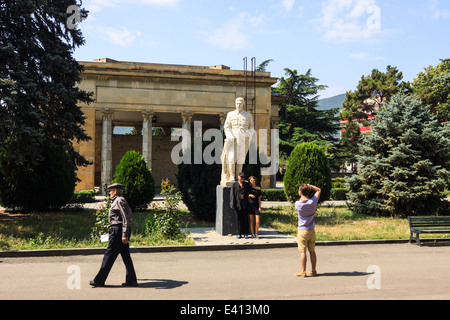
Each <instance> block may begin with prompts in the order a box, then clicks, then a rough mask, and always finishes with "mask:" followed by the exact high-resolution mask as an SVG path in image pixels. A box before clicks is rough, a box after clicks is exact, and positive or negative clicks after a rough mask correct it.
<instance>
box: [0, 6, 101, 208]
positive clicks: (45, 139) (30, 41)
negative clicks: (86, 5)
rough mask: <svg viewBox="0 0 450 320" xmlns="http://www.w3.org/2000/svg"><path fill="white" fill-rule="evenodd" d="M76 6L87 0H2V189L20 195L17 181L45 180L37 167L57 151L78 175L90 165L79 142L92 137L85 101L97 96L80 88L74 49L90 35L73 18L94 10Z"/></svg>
mask: <svg viewBox="0 0 450 320" xmlns="http://www.w3.org/2000/svg"><path fill="white" fill-rule="evenodd" d="M73 5H77V6H78V8H80V6H81V2H80V3H78V2H77V1H76V0H0V61H1V64H0V79H1V81H0V119H1V122H0V160H1V161H0V173H1V174H0V180H1V181H0V188H6V189H8V188H9V189H14V190H15V192H19V193H20V192H21V190H17V189H16V188H17V186H15V185H14V183H15V182H14V181H17V179H18V177H19V176H23V175H25V176H26V175H27V174H33V175H41V176H40V178H37V179H34V180H36V181H39V180H45V179H46V176H44V173H43V172H42V171H40V170H38V169H37V168H39V167H41V166H42V165H44V164H45V163H46V162H48V161H49V157H50V156H49V155H52V154H58V158H59V159H61V157H62V159H63V160H62V161H61V165H63V166H65V167H66V168H65V169H67V170H70V171H73V172H75V171H76V168H77V166H83V165H87V164H88V161H87V160H86V159H85V158H84V157H83V156H82V155H80V154H79V153H78V152H76V151H75V149H74V147H73V142H74V141H77V142H80V141H87V140H89V139H90V138H89V137H88V136H87V135H86V133H85V131H84V129H83V128H82V127H83V125H84V122H85V117H84V115H83V112H82V111H81V109H80V107H79V106H78V104H79V103H90V102H91V101H92V100H91V95H92V94H91V93H88V92H85V91H83V90H81V89H79V88H78V87H77V86H76V85H77V83H79V82H80V81H81V78H80V74H81V72H82V71H83V67H82V66H81V65H80V64H78V62H77V61H76V60H75V59H74V57H73V52H74V50H75V48H77V47H79V46H81V45H83V44H84V38H83V35H82V33H81V31H80V30H79V29H77V28H73V21H70V20H71V19H70V17H71V16H72V17H73V18H75V20H76V22H81V21H83V20H84V19H85V18H86V17H87V11H85V10H84V9H80V10H77V11H79V15H78V12H77V11H75V12H71V13H67V11H68V8H69V7H70V6H73ZM69 12H70V11H69ZM44 150H45V152H44ZM55 170H56V169H55ZM64 171H66V170H64ZM13 172H14V173H15V174H16V175H17V176H16V177H14V176H11V174H12V173H13ZM74 177H75V178H76V175H74ZM35 187H36V188H37V189H36V192H37V193H39V192H42V193H45V192H46V191H45V190H42V188H41V189H39V184H37V185H35ZM39 190H40V191H39ZM2 194H3V195H4V194H5V193H4V192H3V193H2V192H1V190H0V201H1V200H3V202H5V199H1V197H2ZM14 205H15V206H18V207H21V206H22V204H21V203H15V204H14Z"/></svg>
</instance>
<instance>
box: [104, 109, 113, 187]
mask: <svg viewBox="0 0 450 320" xmlns="http://www.w3.org/2000/svg"><path fill="white" fill-rule="evenodd" d="M113 113H114V112H113V111H111V110H109V109H108V108H105V109H104V110H103V111H102V119H103V123H102V175H101V183H102V185H101V191H102V194H103V193H104V187H105V185H110V184H111V177H112V172H111V171H112V134H113V130H112V118H113Z"/></svg>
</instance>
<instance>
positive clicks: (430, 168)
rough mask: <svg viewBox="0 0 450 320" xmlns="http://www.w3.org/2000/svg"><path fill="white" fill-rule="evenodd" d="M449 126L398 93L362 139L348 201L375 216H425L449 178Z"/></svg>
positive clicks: (415, 100) (434, 206)
mask: <svg viewBox="0 0 450 320" xmlns="http://www.w3.org/2000/svg"><path fill="white" fill-rule="evenodd" d="M449 130H450V127H449V126H448V125H447V124H441V123H440V122H439V121H438V120H437V118H436V117H435V116H434V115H432V113H431V112H430V110H429V108H428V107H426V106H424V105H423V104H422V103H421V101H420V100H419V99H418V98H417V97H415V96H414V97H410V96H407V95H406V94H398V95H395V96H394V97H392V100H391V101H390V102H389V103H388V104H387V105H386V106H385V108H383V109H382V110H381V111H380V112H379V114H378V116H377V118H376V121H375V123H374V126H373V128H372V132H371V133H370V134H368V135H366V136H365V137H364V142H363V143H362V144H361V145H360V155H359V157H358V174H357V175H355V176H353V177H351V178H349V179H348V181H347V182H348V184H349V189H350V193H349V201H350V203H351V206H352V208H353V209H354V210H355V211H357V212H360V213H364V214H369V215H377V216H394V215H398V216H403V217H406V216H408V215H431V214H435V213H436V212H437V210H438V209H439V208H440V207H441V205H442V204H443V203H444V202H443V201H441V200H442V198H443V195H442V193H443V191H444V189H445V187H446V186H447V184H448V179H449V177H450V140H449V138H448V137H449V135H448V133H449Z"/></svg>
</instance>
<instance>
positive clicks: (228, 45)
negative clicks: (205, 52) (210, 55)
mask: <svg viewBox="0 0 450 320" xmlns="http://www.w3.org/2000/svg"><path fill="white" fill-rule="evenodd" d="M266 21H267V17H266V16H265V15H264V14H260V15H259V16H252V15H250V14H248V13H240V14H239V16H237V17H235V18H232V19H230V20H229V21H228V22H226V23H225V24H224V25H223V26H221V27H219V28H216V29H214V30H213V31H212V33H208V32H203V34H204V35H206V37H207V38H208V41H209V43H210V44H212V45H214V46H218V47H221V48H223V49H230V50H240V49H244V48H248V47H251V42H250V40H249V33H251V32H253V31H254V30H255V29H256V28H257V27H261V26H262V25H264V24H265V22H266Z"/></svg>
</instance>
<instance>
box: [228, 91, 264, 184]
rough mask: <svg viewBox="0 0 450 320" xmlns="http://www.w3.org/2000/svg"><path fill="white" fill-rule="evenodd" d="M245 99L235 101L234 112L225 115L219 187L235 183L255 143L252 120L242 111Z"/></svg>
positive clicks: (249, 115)
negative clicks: (253, 142)
mask: <svg viewBox="0 0 450 320" xmlns="http://www.w3.org/2000/svg"><path fill="white" fill-rule="evenodd" d="M244 107H245V99H244V98H237V99H236V110H234V111H231V112H229V113H228V114H227V119H226V121H225V124H224V131H225V137H226V138H225V143H224V147H223V152H222V156H221V158H220V159H221V162H222V179H221V183H220V184H221V185H222V186H226V185H227V183H228V184H229V185H231V184H232V183H234V182H235V181H236V173H239V172H241V171H242V168H243V165H244V162H245V158H246V156H247V153H248V151H249V147H250V144H251V142H252V141H255V140H254V139H255V130H254V123H253V118H252V115H251V114H250V113H248V112H247V111H245V110H244Z"/></svg>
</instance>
